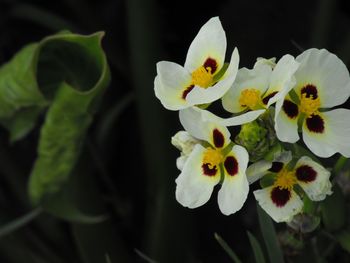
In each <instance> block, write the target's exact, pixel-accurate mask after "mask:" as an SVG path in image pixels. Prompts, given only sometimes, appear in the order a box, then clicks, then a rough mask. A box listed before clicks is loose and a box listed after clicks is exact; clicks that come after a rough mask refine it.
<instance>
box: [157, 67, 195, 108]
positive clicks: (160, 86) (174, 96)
mask: <svg viewBox="0 0 350 263" xmlns="http://www.w3.org/2000/svg"><path fill="white" fill-rule="evenodd" d="M157 73H158V75H157V76H156V78H155V80H154V92H155V94H156V97H157V98H158V99H159V100H160V101H161V103H162V104H163V106H164V107H165V108H167V109H168V110H179V109H184V108H186V107H189V106H191V105H189V104H188V103H187V102H186V100H184V99H183V98H182V94H183V92H184V90H185V89H186V88H187V87H189V86H190V85H191V81H192V79H191V75H190V74H189V73H188V72H187V71H186V70H185V69H184V68H183V67H181V66H180V65H178V64H176V63H173V62H168V61H161V62H158V63H157Z"/></svg>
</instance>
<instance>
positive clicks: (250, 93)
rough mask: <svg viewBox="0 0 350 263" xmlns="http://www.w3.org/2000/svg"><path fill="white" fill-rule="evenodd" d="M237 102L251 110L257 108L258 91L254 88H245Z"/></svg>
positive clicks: (259, 103)
mask: <svg viewBox="0 0 350 263" xmlns="http://www.w3.org/2000/svg"><path fill="white" fill-rule="evenodd" d="M239 104H240V105H241V106H242V107H248V108H249V109H251V110H254V109H257V108H258V107H259V105H261V95H260V91H259V90H256V89H245V90H243V91H242V92H241V96H240V97H239Z"/></svg>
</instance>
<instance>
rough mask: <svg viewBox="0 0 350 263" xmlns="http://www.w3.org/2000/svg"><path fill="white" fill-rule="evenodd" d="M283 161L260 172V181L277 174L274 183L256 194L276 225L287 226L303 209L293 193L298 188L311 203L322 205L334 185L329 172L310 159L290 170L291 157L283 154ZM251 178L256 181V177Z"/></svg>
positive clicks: (300, 201)
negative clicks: (279, 223) (281, 223)
mask: <svg viewBox="0 0 350 263" xmlns="http://www.w3.org/2000/svg"><path fill="white" fill-rule="evenodd" d="M281 157H282V158H280V160H279V161H274V162H272V163H271V166H270V168H268V166H266V168H268V170H265V172H263V171H262V169H261V170H259V169H257V171H258V173H259V176H260V177H262V176H263V175H265V174H267V173H272V174H275V176H274V183H273V185H271V186H269V187H266V188H263V189H261V190H256V191H254V192H253V193H254V196H255V198H256V200H257V201H258V202H259V205H260V206H261V207H262V208H263V209H264V210H265V211H266V212H267V213H268V214H269V215H270V216H271V217H272V218H273V219H274V220H275V221H276V222H288V221H290V220H292V218H293V216H295V215H296V214H298V213H300V212H301V211H302V208H303V202H302V200H301V198H300V197H299V195H298V194H297V192H296V191H295V190H294V187H295V186H296V185H299V186H300V187H301V188H302V189H303V190H304V192H305V194H306V195H307V196H308V197H309V198H310V199H311V200H312V201H321V200H323V199H325V198H326V196H327V195H330V194H332V191H331V187H332V184H331V182H330V181H329V177H330V172H329V171H328V170H326V169H325V168H324V167H323V166H321V165H320V164H318V163H316V162H315V161H313V160H312V159H311V158H309V157H307V156H303V157H301V158H300V159H299V160H298V162H297V163H296V165H295V167H294V168H293V169H292V170H288V166H287V164H288V163H289V161H290V160H291V155H290V154H288V153H284V154H282V155H281ZM261 164H263V162H261ZM256 165H257V164H256ZM248 170H249V168H248ZM248 170H247V174H249V173H248ZM251 172H253V171H252V170H251V171H250V173H251ZM250 176H252V177H254V175H253V174H250Z"/></svg>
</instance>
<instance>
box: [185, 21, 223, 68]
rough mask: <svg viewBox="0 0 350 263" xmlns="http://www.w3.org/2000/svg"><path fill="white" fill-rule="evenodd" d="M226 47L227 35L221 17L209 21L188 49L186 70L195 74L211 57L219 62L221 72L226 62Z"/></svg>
mask: <svg viewBox="0 0 350 263" xmlns="http://www.w3.org/2000/svg"><path fill="white" fill-rule="evenodd" d="M226 45H227V43H226V34H225V31H224V29H223V28H222V25H221V22H220V19H219V17H213V18H211V19H209V21H208V22H206V23H205V24H204V25H203V26H202V27H201V29H200V30H199V32H198V34H197V35H196V37H195V38H194V39H193V41H192V43H191V45H190V47H189V49H188V52H187V56H186V61H185V68H186V69H187V70H188V71H189V72H193V71H194V70H196V69H197V68H199V67H200V66H202V65H203V63H204V62H205V60H206V59H207V58H208V57H211V58H213V59H215V60H216V61H217V63H218V69H217V70H218V71H219V70H220V68H221V67H222V66H223V64H224V61H225V53H226Z"/></svg>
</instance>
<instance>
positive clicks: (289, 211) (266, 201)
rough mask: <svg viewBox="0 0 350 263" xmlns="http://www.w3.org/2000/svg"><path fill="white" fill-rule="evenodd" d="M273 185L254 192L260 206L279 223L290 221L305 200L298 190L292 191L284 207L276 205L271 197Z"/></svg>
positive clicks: (298, 211) (299, 210)
mask: <svg viewBox="0 0 350 263" xmlns="http://www.w3.org/2000/svg"><path fill="white" fill-rule="evenodd" d="M272 189H273V186H270V187H266V188H264V189H261V190H256V191H254V192H253V194H254V196H255V199H256V200H257V201H258V203H259V205H260V207H261V208H262V209H264V210H265V212H266V213H267V214H269V215H270V216H271V217H272V219H273V220H275V221H276V222H277V223H280V222H289V221H291V220H292V219H293V216H295V215H296V214H298V213H300V212H301V210H302V208H303V202H302V201H301V199H300V197H299V196H298V195H297V193H296V192H294V191H293V190H292V191H291V198H290V199H289V200H288V202H287V203H286V204H285V205H284V206H283V207H278V206H276V205H275V204H274V203H273V201H272V199H271V191H272Z"/></svg>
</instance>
